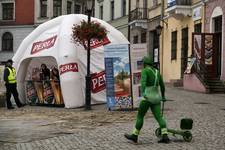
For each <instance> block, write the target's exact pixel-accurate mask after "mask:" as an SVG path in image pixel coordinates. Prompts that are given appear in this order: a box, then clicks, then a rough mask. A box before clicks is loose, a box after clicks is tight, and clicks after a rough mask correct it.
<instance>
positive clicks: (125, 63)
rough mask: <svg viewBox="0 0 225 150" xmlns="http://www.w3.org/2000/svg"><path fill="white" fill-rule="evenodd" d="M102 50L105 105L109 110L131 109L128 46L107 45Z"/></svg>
mask: <svg viewBox="0 0 225 150" xmlns="http://www.w3.org/2000/svg"><path fill="white" fill-rule="evenodd" d="M104 51H105V78H106V96H107V106H108V108H109V109H110V110H123V109H131V108H132V107H133V106H132V99H131V84H130V83H131V82H130V80H131V79H130V62H129V47H128V45H127V44H126V45H124V44H122V45H109V46H105V47H104Z"/></svg>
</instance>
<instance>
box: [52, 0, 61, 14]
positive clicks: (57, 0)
mask: <svg viewBox="0 0 225 150" xmlns="http://www.w3.org/2000/svg"><path fill="white" fill-rule="evenodd" d="M61 14H62V0H53V17H58V16H60V15H61Z"/></svg>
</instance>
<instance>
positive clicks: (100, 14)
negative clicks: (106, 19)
mask: <svg viewBox="0 0 225 150" xmlns="http://www.w3.org/2000/svg"><path fill="white" fill-rule="evenodd" d="M103 13H104V10H103V5H100V6H99V18H100V19H103Z"/></svg>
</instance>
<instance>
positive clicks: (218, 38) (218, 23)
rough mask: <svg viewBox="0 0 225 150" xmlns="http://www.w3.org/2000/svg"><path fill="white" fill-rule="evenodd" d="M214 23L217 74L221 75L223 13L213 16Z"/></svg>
mask: <svg viewBox="0 0 225 150" xmlns="http://www.w3.org/2000/svg"><path fill="white" fill-rule="evenodd" d="M213 24H214V33H215V42H216V44H214V45H215V46H216V47H215V50H216V55H217V56H216V58H217V62H216V63H217V67H216V76H217V77H220V76H221V67H222V66H221V61H222V59H221V56H222V54H221V53H222V15H221V16H217V17H215V18H213Z"/></svg>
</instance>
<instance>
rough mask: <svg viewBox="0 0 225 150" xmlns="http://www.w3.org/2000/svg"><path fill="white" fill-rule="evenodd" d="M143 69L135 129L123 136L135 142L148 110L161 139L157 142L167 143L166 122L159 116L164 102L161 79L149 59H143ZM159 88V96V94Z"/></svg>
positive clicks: (163, 86)
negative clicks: (157, 125) (159, 130)
mask: <svg viewBox="0 0 225 150" xmlns="http://www.w3.org/2000/svg"><path fill="white" fill-rule="evenodd" d="M143 63H144V68H143V69H142V71H141V94H142V99H141V101H140V105H139V108H138V114H137V118H136V123H135V129H134V130H133V132H132V134H131V135H129V134H125V137H126V138H127V139H129V140H132V141H134V142H137V138H138V135H139V133H140V130H141V128H142V126H143V123H144V116H145V114H146V112H147V111H148V109H149V108H150V109H151V111H152V114H153V115H154V117H155V119H156V121H157V122H158V124H159V126H160V128H161V133H162V135H163V136H162V139H161V140H160V141H159V142H163V143H168V142H169V138H168V136H167V128H166V121H165V119H164V118H163V117H162V115H161V102H160V101H165V100H166V99H165V85H164V82H163V79H162V77H161V75H160V73H159V71H158V70H157V69H155V68H154V67H152V60H151V58H150V57H144V58H143ZM159 86H160V90H161V95H160V93H159V90H158V89H159Z"/></svg>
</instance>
